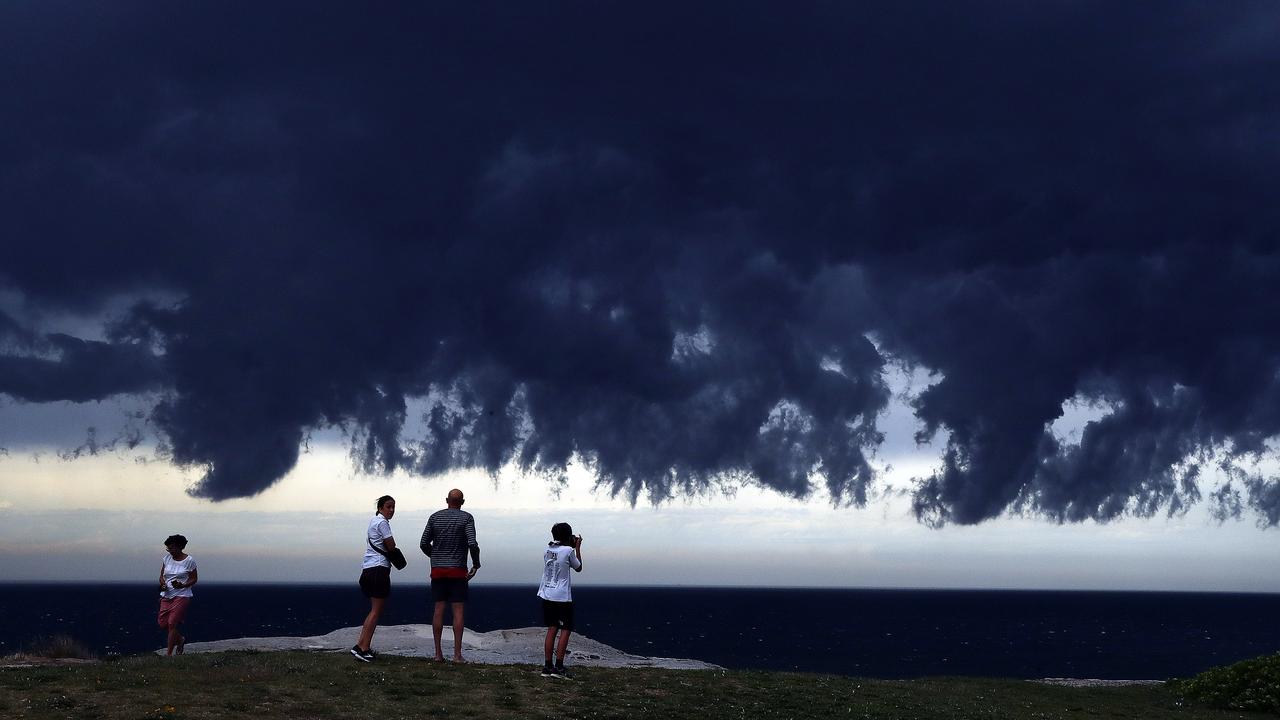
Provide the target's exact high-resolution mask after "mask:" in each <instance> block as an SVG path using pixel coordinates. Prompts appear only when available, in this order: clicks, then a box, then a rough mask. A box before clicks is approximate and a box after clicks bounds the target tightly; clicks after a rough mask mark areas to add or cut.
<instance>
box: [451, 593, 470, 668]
mask: <svg viewBox="0 0 1280 720" xmlns="http://www.w3.org/2000/svg"><path fill="white" fill-rule="evenodd" d="M452 605H453V661H454V662H463V659H462V627H463V626H462V620H463V616H464V615H465V614H466V608H467V604H466V603H460V602H456V603H452Z"/></svg>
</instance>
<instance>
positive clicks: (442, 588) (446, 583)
mask: <svg viewBox="0 0 1280 720" xmlns="http://www.w3.org/2000/svg"><path fill="white" fill-rule="evenodd" d="M431 599H432V600H434V601H435V602H451V603H460V602H466V601H467V579H466V578H434V579H432V580H431Z"/></svg>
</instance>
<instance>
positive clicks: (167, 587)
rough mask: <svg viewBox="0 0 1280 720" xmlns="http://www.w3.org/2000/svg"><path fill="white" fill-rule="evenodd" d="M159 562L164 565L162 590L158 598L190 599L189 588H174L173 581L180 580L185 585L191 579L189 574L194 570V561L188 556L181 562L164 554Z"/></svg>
mask: <svg viewBox="0 0 1280 720" xmlns="http://www.w3.org/2000/svg"><path fill="white" fill-rule="evenodd" d="M161 562H163V563H164V576H163V577H164V589H163V590H161V591H160V597H162V598H168V599H173V598H180V597H191V596H192V595H193V593H192V592H191V588H189V587H182V588H175V587H174V586H173V581H174V580H181V581H182V582H183V584H185V583H186V582H187V581H188V580H189V579H190V578H191V573H193V572H195V570H196V559H195V558H193V557H191V556H190V555H188V556H187V557H186V558H185V559H183V560H174V559H173V556H172V555H168V554H166V555H165V556H164V559H163V560H161Z"/></svg>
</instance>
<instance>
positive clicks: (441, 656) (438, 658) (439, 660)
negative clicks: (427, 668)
mask: <svg viewBox="0 0 1280 720" xmlns="http://www.w3.org/2000/svg"><path fill="white" fill-rule="evenodd" d="M432 662H439V663H442V662H444V656H443V655H437V656H435V657H434V658H432Z"/></svg>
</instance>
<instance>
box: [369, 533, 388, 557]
mask: <svg viewBox="0 0 1280 720" xmlns="http://www.w3.org/2000/svg"><path fill="white" fill-rule="evenodd" d="M365 542H367V543H369V547H371V548H373V551H374V552H376V553H378V554H379V555H381V556H382V557H389V556H388V555H387V551H386V550H381V549H379V548H378V546H377V545H374V544H373V541H372V540H369V539H368V538H365Z"/></svg>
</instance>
